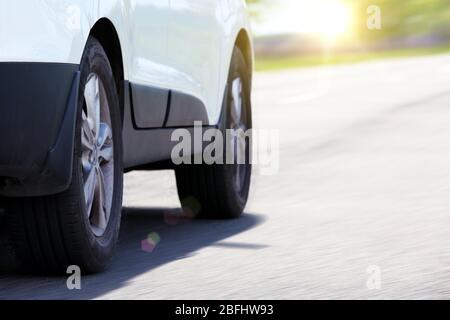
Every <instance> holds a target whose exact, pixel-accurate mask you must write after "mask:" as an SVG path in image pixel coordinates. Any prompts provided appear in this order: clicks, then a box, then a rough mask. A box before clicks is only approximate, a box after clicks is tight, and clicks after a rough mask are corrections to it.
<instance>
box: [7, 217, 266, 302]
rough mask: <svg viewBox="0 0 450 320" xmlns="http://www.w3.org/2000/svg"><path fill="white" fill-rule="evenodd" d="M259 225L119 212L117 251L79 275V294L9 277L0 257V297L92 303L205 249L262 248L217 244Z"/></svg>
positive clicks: (43, 281)
mask: <svg viewBox="0 0 450 320" xmlns="http://www.w3.org/2000/svg"><path fill="white" fill-rule="evenodd" d="M263 222H264V218H263V217H261V216H258V215H254V214H244V215H243V216H242V218H240V219H237V220H226V221H197V220H195V221H194V220H190V219H187V218H182V217H181V215H180V209H164V208H161V209H159V208H125V209H124V217H123V219H122V229H121V236H120V240H119V244H118V248H117V252H116V255H115V256H114V259H113V261H112V263H111V265H110V267H109V268H108V269H107V270H106V271H105V272H103V273H101V274H98V275H92V276H83V278H82V289H81V290H74V291H69V290H68V289H67V286H66V278H64V277H55V278H47V277H36V276H22V275H17V274H14V272H13V271H12V270H13V269H14V262H13V260H11V259H5V258H3V259H0V272H1V273H0V299H94V298H97V297H100V296H102V295H104V294H106V293H108V292H111V291H113V290H116V289H119V288H121V287H123V286H126V285H127V282H128V281H130V280H132V279H133V278H135V277H137V276H139V275H142V274H144V273H147V272H149V271H151V270H152V269H155V268H157V267H160V266H162V265H164V264H167V263H170V262H172V261H175V260H180V259H185V258H188V257H189V256H192V255H194V254H195V253H196V252H197V251H198V250H200V249H202V248H205V247H209V246H217V247H219V248H228V249H230V248H231V249H241V250H259V249H264V248H265V246H264V245H260V244H248V243H239V242H234V241H233V242H228V241H226V242H222V241H223V240H226V239H228V238H230V237H233V236H235V235H238V234H240V233H243V232H245V231H248V230H250V229H252V228H255V227H256V226H258V225H260V224H261V223H263ZM0 244H1V245H0V257H2V256H3V257H5V256H8V252H2V251H5V250H9V249H8V246H7V245H3V244H2V243H1V241H0ZM230 252H231V253H230V255H232V251H230ZM181 271H182V270H180V272H181ZM148 285H149V286H151V282H150V283H149V284H148ZM149 291H151V288H149Z"/></svg>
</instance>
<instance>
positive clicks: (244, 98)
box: [175, 47, 252, 219]
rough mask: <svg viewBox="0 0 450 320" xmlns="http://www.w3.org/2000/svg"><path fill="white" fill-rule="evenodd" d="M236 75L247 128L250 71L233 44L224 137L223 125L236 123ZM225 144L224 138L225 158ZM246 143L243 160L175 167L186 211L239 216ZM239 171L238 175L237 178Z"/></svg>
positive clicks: (247, 167)
mask: <svg viewBox="0 0 450 320" xmlns="http://www.w3.org/2000/svg"><path fill="white" fill-rule="evenodd" d="M238 79H240V83H241V85H240V87H241V88H242V92H241V94H240V98H241V99H240V101H241V102H242V108H240V109H241V110H242V114H241V118H242V119H243V120H242V122H245V124H244V125H245V128H246V129H251V128H252V115H251V99H250V94H251V88H250V87H251V74H250V70H249V68H248V66H247V64H246V62H245V59H244V56H243V54H242V52H241V50H240V49H239V48H237V47H235V48H234V51H233V57H232V61H231V68H230V72H229V76H228V86H227V94H226V101H225V103H224V108H223V110H222V118H221V124H220V130H221V131H222V134H223V136H224V137H225V136H226V134H225V129H231V128H233V127H235V126H234V123H233V121H232V118H233V110H234V109H233V108H234V101H235V97H234V96H233V84H234V83H235V80H238ZM226 145H227V144H226V142H224V144H223V146H224V150H223V154H224V155H225V157H224V158H225V159H226ZM245 147H246V161H245V164H236V162H235V164H217V163H215V164H212V165H207V164H197V165H182V166H180V167H177V168H176V169H175V174H176V181H177V188H178V195H179V198H180V201H181V205H182V207H183V210H184V212H185V214H186V215H188V216H189V217H192V218H200V219H233V218H238V217H240V216H241V214H242V213H243V211H244V209H245V206H246V204H247V201H248V196H249V191H250V182H251V171H252V165H251V163H250V161H249V154H250V152H251V143H249V142H248V141H246V145H245ZM224 163H226V161H224ZM238 172H239V173H240V177H241V178H240V179H239V180H236V179H237V176H238V175H237V173H238ZM237 181H240V182H238V183H237Z"/></svg>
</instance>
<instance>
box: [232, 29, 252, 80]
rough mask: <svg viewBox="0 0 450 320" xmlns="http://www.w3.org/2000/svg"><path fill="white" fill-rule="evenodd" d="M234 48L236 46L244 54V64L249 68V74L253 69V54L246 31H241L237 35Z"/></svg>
mask: <svg viewBox="0 0 450 320" xmlns="http://www.w3.org/2000/svg"><path fill="white" fill-rule="evenodd" d="M235 46H237V47H238V48H239V49H240V50H241V51H242V53H243V54H244V58H245V62H246V63H247V66H248V68H249V72H250V74H253V69H254V54H253V46H252V41H251V39H250V34H249V32H248V31H247V30H246V29H241V30H240V31H239V33H238V35H237V38H236V41H235Z"/></svg>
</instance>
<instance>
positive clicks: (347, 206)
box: [0, 55, 450, 299]
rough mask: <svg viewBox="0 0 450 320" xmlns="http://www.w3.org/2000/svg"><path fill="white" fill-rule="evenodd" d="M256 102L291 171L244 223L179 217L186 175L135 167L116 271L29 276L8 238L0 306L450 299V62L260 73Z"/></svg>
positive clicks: (257, 182) (261, 185)
mask: <svg viewBox="0 0 450 320" xmlns="http://www.w3.org/2000/svg"><path fill="white" fill-rule="evenodd" d="M254 105H255V114H256V116H255V117H256V123H257V125H258V127H259V128H262V129H277V130H279V136H280V145H279V171H278V172H277V173H276V174H272V175H261V173H258V172H256V174H255V177H254V184H253V189H252V197H251V201H250V203H249V206H248V209H247V211H246V214H245V215H244V216H243V218H242V219H240V220H236V221H225V222H208V221H206V222H205V221H185V220H180V219H177V213H178V212H179V209H177V208H178V206H179V204H178V201H177V197H176V191H175V187H174V177H173V174H172V173H171V172H157V173H142V172H138V173H131V174H128V175H127V176H126V190H125V209H124V218H123V229H122V232H121V238H120V243H119V246H118V250H117V254H116V256H115V258H114V261H113V262H112V264H111V267H110V268H109V270H108V271H107V272H105V273H103V274H100V275H96V276H85V277H83V278H82V290H79V291H76V290H75V291H69V290H68V289H67V288H66V279H65V278H43V277H32V276H28V277H24V276H21V275H17V274H15V273H14V271H13V270H14V260H13V258H11V257H10V255H9V251H10V249H9V247H8V244H7V242H6V240H5V239H3V240H2V241H3V244H1V250H2V253H1V255H0V256H1V257H2V258H0V259H1V260H2V263H1V264H2V266H1V270H2V273H1V274H0V298H3V299H5V298H6V299H15V298H20V299H22V298H24V299H48V298H63V299H85V298H87V299H212V298H213V299H233V298H237V299H327V298H331V299H353V298H356V299H375V298H383V299H384V298H394V299H407V298H412V299H422V298H450V56H449V55H442V56H434V57H424V58H411V59H401V60H390V61H380V62H370V63H364V64H357V65H350V66H333V67H326V68H310V69H301V70H291V71H283V72H271V73H259V74H257V75H256V79H255V93H254ZM274 149H275V151H276V148H274ZM149 235H150V236H151V238H152V239H154V240H155V243H156V247H155V248H154V250H153V252H152V253H150V252H146V251H144V250H142V241H143V240H145V239H146V238H147V237H148V236H149ZM158 239H159V242H158V241H157V240H158ZM147 249H148V248H147ZM368 271H370V272H369V273H368Z"/></svg>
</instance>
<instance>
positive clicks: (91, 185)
mask: <svg viewBox="0 0 450 320" xmlns="http://www.w3.org/2000/svg"><path fill="white" fill-rule="evenodd" d="M96 171H97V170H96V168H91V171H90V172H89V173H88V175H87V177H85V179H84V199H85V201H86V212H87V215H88V217H90V216H91V212H92V206H93V204H94V197H95V189H96V185H97V172H96Z"/></svg>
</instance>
